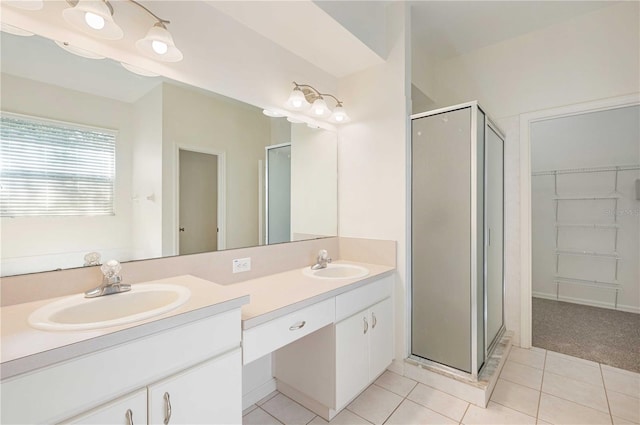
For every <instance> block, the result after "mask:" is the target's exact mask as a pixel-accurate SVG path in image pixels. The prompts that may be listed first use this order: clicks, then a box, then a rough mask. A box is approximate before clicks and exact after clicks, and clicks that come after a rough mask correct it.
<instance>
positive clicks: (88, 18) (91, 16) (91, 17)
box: [84, 12, 104, 30]
mask: <svg viewBox="0 0 640 425" xmlns="http://www.w3.org/2000/svg"><path fill="white" fill-rule="evenodd" d="M84 21H85V22H86V23H87V25H89V26H90V27H91V28H93V29H94V30H101V29H102V28H104V18H103V17H102V16H100V15H96V14H95V13H92V12H87V13H85V14H84Z"/></svg>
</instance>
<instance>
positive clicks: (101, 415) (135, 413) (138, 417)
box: [62, 388, 147, 425]
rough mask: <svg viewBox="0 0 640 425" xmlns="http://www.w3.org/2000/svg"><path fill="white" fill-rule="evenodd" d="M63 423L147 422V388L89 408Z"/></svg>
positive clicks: (126, 423) (127, 424)
mask: <svg viewBox="0 0 640 425" xmlns="http://www.w3.org/2000/svg"><path fill="white" fill-rule="evenodd" d="M62 423H63V424H111V425H116V424H117V425H120V424H122V425H132V424H135V425H142V424H146V423H147V389H146V388H143V389H141V390H138V391H136V392H135V393H133V394H129V395H128V396H125V397H122V398H119V399H117V400H115V401H112V402H111V403H107V404H104V405H102V406H99V407H96V408H95V409H91V410H90V411H88V412H85V413H83V414H81V415H80V416H76V417H74V418H72V419H70V420H68V421H64V422H62Z"/></svg>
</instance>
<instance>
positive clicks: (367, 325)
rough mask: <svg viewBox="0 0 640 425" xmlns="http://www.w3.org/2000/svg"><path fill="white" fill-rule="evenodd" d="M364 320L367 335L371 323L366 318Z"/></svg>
mask: <svg viewBox="0 0 640 425" xmlns="http://www.w3.org/2000/svg"><path fill="white" fill-rule="evenodd" d="M362 320H364V333H365V334H366V333H367V331H368V330H369V322H368V321H367V318H366V317H363V318H362Z"/></svg>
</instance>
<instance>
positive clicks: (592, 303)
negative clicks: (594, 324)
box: [531, 292, 640, 313]
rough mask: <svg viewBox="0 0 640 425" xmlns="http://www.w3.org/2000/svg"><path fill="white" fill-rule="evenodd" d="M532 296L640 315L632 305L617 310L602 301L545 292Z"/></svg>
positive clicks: (622, 306) (639, 308) (619, 305)
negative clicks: (557, 295)
mask: <svg viewBox="0 0 640 425" xmlns="http://www.w3.org/2000/svg"><path fill="white" fill-rule="evenodd" d="M531 295H532V296H533V298H542V299H545V300H553V301H564V302H567V303H573V304H580V305H588V306H591V307H600V308H608V309H609V310H616V311H625V312H627V313H640V307H634V306H630V305H621V304H618V308H616V307H615V306H614V305H613V304H612V303H605V302H602V301H593V300H587V299H584V298H574V297H565V296H562V295H560V296H559V297H558V298H556V295H555V294H547V293H544V292H532V293H531Z"/></svg>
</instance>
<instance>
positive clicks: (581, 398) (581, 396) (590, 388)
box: [542, 372, 609, 413]
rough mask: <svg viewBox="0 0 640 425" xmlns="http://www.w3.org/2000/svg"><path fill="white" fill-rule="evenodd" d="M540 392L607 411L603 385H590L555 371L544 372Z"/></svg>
mask: <svg viewBox="0 0 640 425" xmlns="http://www.w3.org/2000/svg"><path fill="white" fill-rule="evenodd" d="M542 392H543V393H547V394H551V395H554V396H556V397H560V398H563V399H565V400H569V401H573V402H574V403H579V404H582V405H583V406H587V407H592V408H594V409H598V410H600V411H601V412H604V413H609V406H608V405H607V396H606V394H605V392H604V386H602V385H591V384H587V383H586V382H581V381H576V380H575V379H571V378H567V377H565V376H560V375H556V374H555V373H549V372H545V373H544V380H543V383H542Z"/></svg>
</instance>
